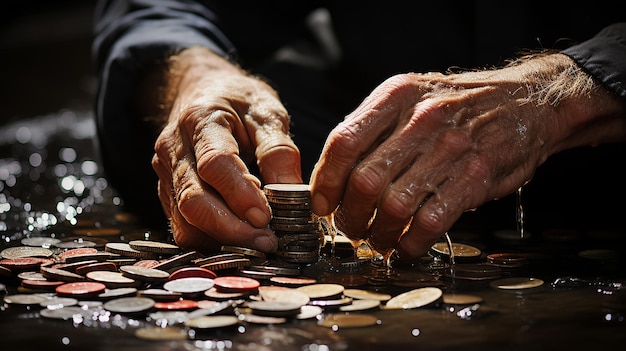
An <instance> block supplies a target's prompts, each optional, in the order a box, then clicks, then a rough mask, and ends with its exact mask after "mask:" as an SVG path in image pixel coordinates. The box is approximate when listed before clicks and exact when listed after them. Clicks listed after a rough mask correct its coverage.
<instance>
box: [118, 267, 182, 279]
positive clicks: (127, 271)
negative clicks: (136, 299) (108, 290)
mask: <svg viewBox="0 0 626 351" xmlns="http://www.w3.org/2000/svg"><path fill="white" fill-rule="evenodd" d="M119 270H120V272H122V275H124V276H125V277H128V278H131V279H135V280H140V281H143V282H147V283H158V282H165V281H167V279H168V278H169V276H170V274H169V273H168V272H166V271H162V270H160V269H156V268H147V267H141V266H134V265H133V266H122V267H120V268H119Z"/></svg>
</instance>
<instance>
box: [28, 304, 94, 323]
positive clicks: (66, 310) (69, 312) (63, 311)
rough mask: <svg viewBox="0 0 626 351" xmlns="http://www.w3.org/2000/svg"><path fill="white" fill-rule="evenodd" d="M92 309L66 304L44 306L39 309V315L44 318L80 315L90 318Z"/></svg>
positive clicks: (68, 317)
mask: <svg viewBox="0 0 626 351" xmlns="http://www.w3.org/2000/svg"><path fill="white" fill-rule="evenodd" d="M93 313H94V312H93V311H90V310H88V309H83V308H82V307H80V306H67V307H61V308H55V309H50V308H45V309H42V310H41V311H39V315H41V316H42V317H46V318H51V319H63V320H67V319H75V318H76V317H77V316H80V317H82V318H83V319H90V318H91V317H92V316H93Z"/></svg>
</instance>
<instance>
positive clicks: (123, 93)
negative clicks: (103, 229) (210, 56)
mask: <svg viewBox="0 0 626 351" xmlns="http://www.w3.org/2000/svg"><path fill="white" fill-rule="evenodd" d="M94 19H95V22H94V23H95V27H94V32H95V33H94V35H95V37H94V41H93V46H92V54H93V58H94V61H95V64H96V65H97V69H98V74H99V77H98V78H99V85H98V92H97V96H96V102H95V117H96V126H97V138H98V146H99V153H100V156H101V159H102V160H101V162H102V163H103V166H104V170H105V173H106V174H107V177H108V179H109V180H110V182H111V183H112V185H113V186H114V188H115V189H116V190H117V191H118V192H119V193H120V195H121V196H122V198H123V199H124V202H125V205H126V208H127V209H128V210H130V211H132V212H135V213H137V214H139V215H140V216H142V217H145V218H159V219H162V218H160V217H162V216H163V215H162V212H163V211H162V208H161V204H160V202H159V201H158V197H157V191H156V184H157V178H156V175H155V173H154V171H153V170H152V167H151V159H152V155H153V154H154V149H153V145H154V131H153V130H150V128H147V124H146V123H145V122H144V121H141V120H139V118H138V117H137V116H135V115H133V114H134V110H133V101H132V100H133V97H134V95H135V88H136V83H137V81H138V78H139V76H140V75H141V74H142V71H143V70H144V69H145V68H146V67H148V66H150V65H152V64H153V63H155V62H157V61H159V60H162V59H163V58H165V57H166V56H167V55H168V54H169V53H171V52H173V51H175V50H178V49H181V48H185V47H189V46H192V45H201V46H204V47H208V48H211V49H213V50H214V51H215V52H217V53H220V54H222V55H226V54H227V53H229V52H232V51H233V50H234V49H233V46H232V44H231V43H230V42H229V41H228V39H226V37H225V36H224V34H223V33H222V32H221V31H220V30H219V29H218V27H217V25H216V16H215V15H214V14H213V13H212V12H211V11H209V10H208V9H207V8H206V7H204V6H201V5H199V4H198V3H196V2H193V1H166V0H107V1H101V2H99V3H98V5H97V7H96V12H95V18H94Z"/></svg>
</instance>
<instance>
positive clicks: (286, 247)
mask: <svg viewBox="0 0 626 351" xmlns="http://www.w3.org/2000/svg"><path fill="white" fill-rule="evenodd" d="M263 190H264V192H265V196H266V197H267V201H268V202H269V204H270V207H271V208H272V220H271V221H270V227H271V228H272V229H273V230H274V232H275V233H276V236H277V237H278V250H277V251H276V256H277V257H278V258H280V259H282V260H284V261H286V262H291V263H315V262H317V260H318V259H319V256H320V249H321V247H322V245H323V242H324V236H323V234H322V232H321V231H320V229H319V223H318V220H317V218H316V217H315V215H313V214H312V212H311V206H310V205H311V192H310V188H309V185H308V184H267V185H265V186H264V188H263Z"/></svg>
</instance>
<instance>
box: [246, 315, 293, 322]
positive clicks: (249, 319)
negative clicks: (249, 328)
mask: <svg viewBox="0 0 626 351" xmlns="http://www.w3.org/2000/svg"><path fill="white" fill-rule="evenodd" d="M239 319H240V320H242V321H244V322H248V323H252V324H283V323H287V318H285V317H270V316H259V315H256V314H252V313H242V314H240V315H239Z"/></svg>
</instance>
